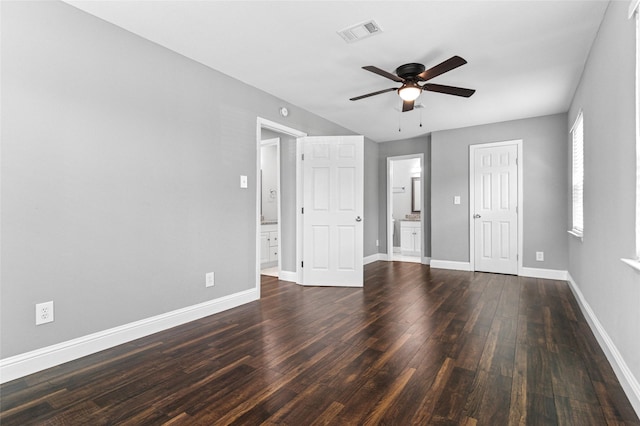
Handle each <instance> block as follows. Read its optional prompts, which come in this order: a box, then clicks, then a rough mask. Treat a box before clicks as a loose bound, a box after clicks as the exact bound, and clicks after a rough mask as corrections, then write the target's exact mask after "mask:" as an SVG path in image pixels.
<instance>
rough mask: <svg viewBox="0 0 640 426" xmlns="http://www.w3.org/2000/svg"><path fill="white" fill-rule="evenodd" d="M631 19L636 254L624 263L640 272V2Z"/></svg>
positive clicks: (636, 0) (632, 9)
mask: <svg viewBox="0 0 640 426" xmlns="http://www.w3.org/2000/svg"><path fill="white" fill-rule="evenodd" d="M629 18H630V19H635V20H636V253H635V258H633V259H622V261H623V262H624V263H626V264H628V265H629V266H631V267H632V268H634V269H637V270H640V117H638V115H639V113H640V0H632V1H631V4H630V6H629Z"/></svg>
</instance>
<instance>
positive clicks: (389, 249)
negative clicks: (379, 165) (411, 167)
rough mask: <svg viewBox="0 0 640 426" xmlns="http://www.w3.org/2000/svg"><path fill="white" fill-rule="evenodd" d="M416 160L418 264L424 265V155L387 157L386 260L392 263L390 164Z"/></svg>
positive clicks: (391, 181)
mask: <svg viewBox="0 0 640 426" xmlns="http://www.w3.org/2000/svg"><path fill="white" fill-rule="evenodd" d="M414 158H418V159H419V160H420V169H421V172H420V188H421V190H422V196H421V197H420V234H421V235H420V263H425V255H424V254H425V251H426V250H425V246H424V242H425V241H424V234H425V229H424V213H425V212H424V153H422V152H420V153H416V154H407V155H398V156H394V157H387V221H386V222H387V226H386V228H387V260H388V261H389V262H392V261H393V188H392V183H393V179H392V177H391V163H392V162H394V161H402V160H412V159H414Z"/></svg>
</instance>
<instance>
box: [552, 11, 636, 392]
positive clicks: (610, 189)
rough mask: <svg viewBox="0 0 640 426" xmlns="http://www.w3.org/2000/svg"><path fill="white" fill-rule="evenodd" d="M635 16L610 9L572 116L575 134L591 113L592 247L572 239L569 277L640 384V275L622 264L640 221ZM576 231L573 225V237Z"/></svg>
mask: <svg viewBox="0 0 640 426" xmlns="http://www.w3.org/2000/svg"><path fill="white" fill-rule="evenodd" d="M627 10H628V2H611V3H610V4H609V8H608V9H607V12H606V14H605V17H604V20H603V22H602V25H601V27H600V30H599V32H598V35H597V37H596V40H595V42H594V44H593V47H592V49H591V52H590V55H589V59H588V60H587V63H586V66H585V70H584V73H583V75H582V79H581V81H580V84H579V86H578V89H577V91H576V94H575V97H574V100H573V102H572V104H571V108H570V110H569V116H568V121H567V123H568V126H569V127H570V126H571V125H573V122H574V120H575V118H576V116H577V114H578V111H579V110H580V109H582V110H583V111H584V159H585V160H584V171H585V174H584V203H585V205H584V221H585V225H584V227H585V230H584V241H580V240H579V239H577V238H575V237H572V236H568V237H567V238H568V244H569V265H568V269H569V273H570V274H571V277H572V278H573V279H574V281H575V282H576V284H577V285H578V287H579V288H580V290H581V292H582V293H583V295H584V297H585V299H586V301H587V302H588V303H589V305H590V306H591V308H592V309H593V311H594V312H595V315H596V316H597V317H598V319H599V321H600V323H602V325H603V327H604V329H605V330H606V332H607V333H608V334H609V336H610V337H611V340H612V341H613V343H614V344H615V345H616V347H617V348H618V350H619V351H620V353H621V354H622V357H623V358H624V360H625V361H626V363H627V365H628V366H629V369H630V370H631V372H632V373H633V375H634V376H635V378H636V380H640V339H638V336H640V309H638V304H639V303H640V274H639V273H638V272H637V271H634V270H633V269H631V268H630V267H629V266H627V265H625V264H623V263H622V262H621V261H620V258H634V257H635V256H634V255H635V235H634V230H635V215H636V214H640V212H636V210H635V199H636V195H635V174H636V164H635V152H636V151H635V150H636V145H635V120H636V119H637V116H636V115H637V114H638V113H639V112H638V111H636V110H635V105H634V104H635V99H634V96H635V94H634V86H635V82H634V80H635V48H636V46H635V25H634V22H633V20H629V19H627ZM612 64H615V66H612ZM565 149H566V150H567V151H568V150H569V149H570V144H569V143H566V144H565ZM569 164H570V163H569V162H567V166H566V167H565V169H569V170H570V169H571V166H570V165H569ZM568 200H569V201H568V202H569V206H570V205H571V204H570V203H571V199H570V198H568ZM569 223H570V221H569V219H568V218H567V221H566V224H565V226H566V227H567V229H568V228H569Z"/></svg>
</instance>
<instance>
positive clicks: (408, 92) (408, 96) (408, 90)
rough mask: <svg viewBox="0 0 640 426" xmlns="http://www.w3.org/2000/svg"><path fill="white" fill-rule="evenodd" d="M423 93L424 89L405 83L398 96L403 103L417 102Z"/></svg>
mask: <svg viewBox="0 0 640 426" xmlns="http://www.w3.org/2000/svg"><path fill="white" fill-rule="evenodd" d="M420 93H422V89H421V88H420V86H418V85H417V84H415V83H405V84H403V85H402V87H401V88H399V89H398V95H400V97H401V98H402V100H403V101H415V100H416V99H418V96H420Z"/></svg>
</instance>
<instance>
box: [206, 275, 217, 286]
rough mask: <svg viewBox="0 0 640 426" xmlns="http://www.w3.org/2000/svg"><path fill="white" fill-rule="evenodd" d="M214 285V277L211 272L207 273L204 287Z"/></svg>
mask: <svg viewBox="0 0 640 426" xmlns="http://www.w3.org/2000/svg"><path fill="white" fill-rule="evenodd" d="M214 284H215V276H214V274H213V272H207V275H206V281H205V284H204V285H205V287H213V285H214Z"/></svg>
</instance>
